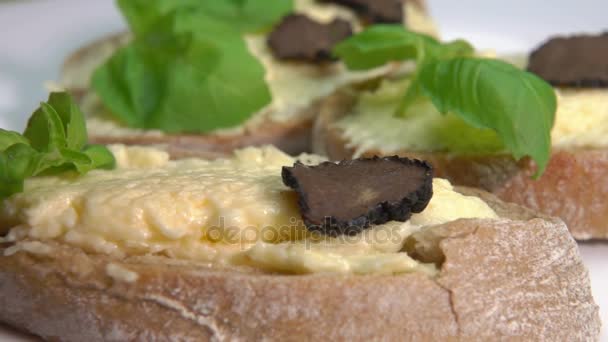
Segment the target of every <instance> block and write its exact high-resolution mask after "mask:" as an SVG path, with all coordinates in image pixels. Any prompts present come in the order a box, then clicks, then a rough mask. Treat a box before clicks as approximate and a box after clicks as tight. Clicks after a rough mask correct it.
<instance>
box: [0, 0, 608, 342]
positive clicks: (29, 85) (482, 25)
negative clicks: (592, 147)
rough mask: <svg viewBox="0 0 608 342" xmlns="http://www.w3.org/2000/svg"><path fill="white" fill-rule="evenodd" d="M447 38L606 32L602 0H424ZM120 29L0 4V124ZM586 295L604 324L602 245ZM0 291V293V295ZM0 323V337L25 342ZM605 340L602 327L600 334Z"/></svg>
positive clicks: (589, 250)
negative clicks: (83, 51)
mask: <svg viewBox="0 0 608 342" xmlns="http://www.w3.org/2000/svg"><path fill="white" fill-rule="evenodd" d="M428 1H429V3H430V5H431V10H432V12H433V15H434V16H435V18H436V20H437V21H438V23H439V24H440V27H441V29H442V32H443V35H444V37H445V38H446V39H454V38H462V37H464V38H466V39H467V40H469V41H471V42H473V43H474V44H475V45H476V46H477V47H479V48H484V49H494V50H496V51H497V52H498V53H517V52H522V51H528V50H529V49H531V48H532V47H534V46H535V45H536V44H538V43H539V42H541V41H543V40H544V39H546V38H547V37H548V36H549V35H552V34H557V33H575V32H585V31H586V32H599V31H603V30H605V29H608V27H606V21H605V14H606V13H608V1H606V0H580V1H572V0H553V1H551V4H550V5H549V4H548V3H547V2H545V1H542V2H541V1H535V2H533V1H529V0H510V1H501V2H497V1H483V0H460V1H453V0H428ZM122 28H124V23H123V21H122V19H121V17H120V15H119V14H118V12H117V11H116V10H115V9H114V6H113V2H112V1H111V0H53V1H48V0H47V1H42V0H39V1H27V2H8V3H2V4H0V127H2V128H9V129H14V130H19V131H21V130H22V128H23V126H24V124H25V120H26V119H27V117H29V114H30V113H31V111H32V110H33V109H34V108H35V107H36V106H37V103H38V102H39V101H41V100H45V99H46V91H45V89H44V87H43V84H44V82H45V81H49V80H56V79H57V77H58V73H59V69H60V67H61V64H62V61H63V59H64V58H65V56H66V55H67V54H68V53H69V52H70V51H71V50H73V49H75V48H77V47H79V46H80V45H82V44H83V43H85V42H87V41H89V40H91V39H93V38H96V37H99V36H102V35H104V34H107V33H110V32H116V31H118V30H120V29H122ZM581 253H582V255H583V258H584V260H585V264H586V265H587V266H588V267H589V270H590V274H591V281H592V286H593V292H594V295H595V299H596V301H597V303H598V304H599V305H600V308H601V314H602V318H603V322H604V326H607V325H608V315H607V314H608V291H606V290H605V289H606V288H608V272H606V271H607V270H608V267H607V266H606V265H607V264H608V243H595V244H581ZM0 295H1V294H0ZM27 340H28V339H27V337H23V336H22V335H20V334H18V333H14V332H12V331H10V330H8V329H7V328H5V327H1V326H0V341H27ZM601 340H604V341H608V333H607V332H606V329H604V332H603V335H602V339H601Z"/></svg>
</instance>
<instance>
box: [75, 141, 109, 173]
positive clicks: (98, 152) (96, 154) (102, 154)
mask: <svg viewBox="0 0 608 342" xmlns="http://www.w3.org/2000/svg"><path fill="white" fill-rule="evenodd" d="M83 152H84V154H86V155H87V156H88V157H89V158H90V159H91V167H92V168H93V169H106V170H110V169H113V168H114V167H115V166H116V159H115V158H114V155H113V154H112V152H110V150H108V149H107V148H106V147H105V146H102V145H89V146H87V147H86V148H85V149H84V150H83Z"/></svg>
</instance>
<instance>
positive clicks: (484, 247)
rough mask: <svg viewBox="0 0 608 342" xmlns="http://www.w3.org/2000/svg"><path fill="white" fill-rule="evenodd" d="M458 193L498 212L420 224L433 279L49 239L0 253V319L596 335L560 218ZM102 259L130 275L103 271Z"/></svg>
mask: <svg viewBox="0 0 608 342" xmlns="http://www.w3.org/2000/svg"><path fill="white" fill-rule="evenodd" d="M460 191H461V192H464V193H466V194H474V195H480V196H481V197H482V198H484V200H486V202H487V203H489V204H490V206H492V207H493V208H494V209H495V210H496V211H497V213H499V214H500V215H502V216H503V219H500V220H479V219H464V220H458V221H454V222H450V223H448V224H445V225H441V226H438V227H434V228H431V229H429V230H427V231H423V232H421V233H420V234H430V235H432V236H433V239H434V240H435V243H436V245H437V246H438V248H439V249H440V250H441V253H443V255H444V256H445V261H444V262H443V265H442V268H441V273H440V274H439V275H438V276H437V277H436V278H431V277H428V276H426V275H423V274H419V273H413V274H402V275H395V276H390V275H389V276H377V275H376V276H374V275H370V276H353V275H335V274H314V275H278V274H263V273H259V271H255V270H250V269H220V268H210V267H208V266H205V265H194V264H189V263H187V262H182V263H179V262H176V261H174V260H173V261H171V260H169V259H166V258H163V257H139V258H127V259H123V260H116V259H112V258H110V257H107V256H101V255H90V254H87V253H85V252H83V251H82V250H79V249H75V248H72V247H69V246H66V245H58V244H56V245H53V247H54V251H53V252H52V253H50V254H45V255H35V254H31V253H27V252H24V251H20V252H17V253H16V254H13V255H11V256H2V257H0V261H1V262H0V291H1V292H2V296H0V321H4V322H7V323H9V324H11V325H13V326H15V327H18V328H21V329H23V330H26V331H29V332H32V333H34V334H37V335H40V336H42V337H44V338H47V339H61V340H65V341H85V340H86V341H102V340H138V341H152V340H184V341H187V340H193V341H194V340H196V341H206V340H262V339H264V340H277V341H279V340H280V341H296V340H312V339H322V340H344V341H346V340H349V341H350V340H353V341H354V340H357V341H359V340H360V341H364V340H370V339H382V340H386V341H403V340H412V341H413V340H443V339H446V338H452V339H459V340H470V339H472V338H476V339H480V340H487V339H492V340H496V339H504V340H516V339H519V340H521V339H525V340H568V341H585V340H595V339H597V337H598V334H599V328H600V323H599V322H600V321H599V315H598V308H597V306H596V305H595V304H594V303H593V298H592V295H591V292H590V288H589V279H588V274H587V271H586V269H585V268H584V266H583V264H582V262H581V259H580V256H579V254H578V249H577V247H576V243H575V242H574V240H573V239H572V238H571V236H570V235H569V234H568V232H567V228H566V227H565V225H564V224H563V223H562V222H561V221H560V220H558V219H551V218H544V217H538V215H535V214H534V213H533V212H531V211H529V210H526V209H523V208H521V207H518V206H516V205H509V204H505V203H503V202H501V201H499V200H497V199H496V198H495V197H494V196H492V195H489V194H486V193H483V192H480V191H478V190H469V189H461V190H460ZM6 247H8V246H3V248H0V255H2V254H3V253H2V252H4V250H5V248H6ZM109 263H113V264H116V265H120V266H121V267H123V268H125V269H128V270H130V271H132V272H135V273H136V274H137V275H138V278H137V280H136V281H134V282H126V281H120V280H117V279H113V278H111V277H109V276H108V275H107V273H106V271H105V270H106V267H107V265H108V264H109Z"/></svg>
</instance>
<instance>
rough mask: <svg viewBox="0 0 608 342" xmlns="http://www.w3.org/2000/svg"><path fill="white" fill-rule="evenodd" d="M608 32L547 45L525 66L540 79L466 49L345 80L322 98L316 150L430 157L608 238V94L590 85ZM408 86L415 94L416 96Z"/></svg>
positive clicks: (460, 180)
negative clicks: (358, 80) (398, 73)
mask: <svg viewBox="0 0 608 342" xmlns="http://www.w3.org/2000/svg"><path fill="white" fill-rule="evenodd" d="M606 37H607V36H606V35H601V36H575V37H571V38H556V39H553V40H551V41H549V42H548V43H547V44H544V45H543V46H542V47H540V48H539V49H538V51H536V52H534V53H533V54H532V56H531V59H530V65H529V70H530V71H531V72H533V73H536V74H538V75H540V77H542V79H543V80H545V81H546V83H545V84H544V85H543V84H542V83H543V81H541V79H540V78H539V77H537V76H535V75H533V74H531V73H528V72H523V71H518V70H516V68H515V67H508V66H505V65H504V63H502V62H500V61H496V60H492V59H488V58H475V57H471V56H465V57H457V58H453V59H449V60H442V61H439V62H429V63H427V64H426V66H424V65H422V66H420V65H419V67H418V68H417V71H416V72H415V73H413V74H411V75H409V76H407V77H402V78H387V79H385V80H384V81H383V82H379V83H377V84H376V85H374V86H373V87H368V88H366V89H361V88H359V89H357V88H355V87H350V88H349V89H343V90H342V91H340V92H338V93H337V94H336V95H335V96H334V97H333V98H331V99H328V100H327V101H326V103H325V105H324V108H323V109H322V113H323V114H322V115H321V117H320V118H319V119H318V121H317V124H316V134H315V138H314V145H315V152H317V153H321V154H327V155H328V156H329V157H330V159H336V160H340V159H344V158H353V157H358V156H370V155H394V154H398V155H402V156H410V157H413V158H421V159H425V160H428V161H429V162H430V163H432V164H433V165H434V167H435V171H436V174H437V176H439V177H444V178H447V179H449V180H450V181H451V182H452V183H454V184H457V185H464V186H471V187H477V188H481V189H484V190H487V191H490V192H492V193H494V194H496V195H497V196H498V197H499V198H501V199H503V200H505V201H507V202H515V203H518V204H521V205H523V206H526V207H529V208H532V209H535V210H538V211H540V212H544V213H546V214H548V215H551V216H556V217H560V218H562V219H563V220H564V221H565V222H566V223H567V225H568V227H569V228H570V231H571V232H572V234H573V235H574V237H575V238H577V239H580V240H587V239H606V238H608V224H607V223H606V222H608V220H606V218H607V216H606V213H607V212H608V210H607V209H608V207H606V202H605V201H603V200H602V198H604V197H606V195H608V190H607V189H608V184H606V180H605V177H604V174H605V170H606V169H607V168H608V164H607V161H608V155H607V152H606V151H608V150H607V149H606V145H605V132H606V123H608V95H607V94H608V93H607V92H606V91H605V90H604V89H602V88H592V87H598V86H603V84H604V83H605V80H604V78H605V76H604V75H603V73H605V71H603V70H605V61H606V60H608V59H606V58H604V57H607V56H608V55H606V54H605V53H604V54H602V53H603V52H605V51H608V48H607V47H608V38H606ZM594 49H597V50H598V51H595V50H594ZM601 56H604V57H601ZM602 63H604V64H602ZM492 64H495V65H492ZM439 75H441V77H440V76H439ZM560 77H561V78H560ZM548 84H551V85H552V86H553V87H554V88H551V87H549V85H548ZM413 89H415V90H413ZM404 94H409V95H412V94H413V96H412V97H411V98H410V101H409V103H408V102H407V101H408V100H404V96H409V95H404ZM420 94H422V95H420ZM412 99H413V100H412ZM404 102H405V103H406V105H407V109H406V110H405V112H404V113H400V114H397V115H396V114H395V113H396V112H398V111H399V110H400V108H402V107H403V106H404ZM442 112H443V113H447V114H445V115H443V114H441V113H442ZM399 116H401V117H399ZM524 157H525V158H524ZM541 173H542V175H540V174H541Z"/></svg>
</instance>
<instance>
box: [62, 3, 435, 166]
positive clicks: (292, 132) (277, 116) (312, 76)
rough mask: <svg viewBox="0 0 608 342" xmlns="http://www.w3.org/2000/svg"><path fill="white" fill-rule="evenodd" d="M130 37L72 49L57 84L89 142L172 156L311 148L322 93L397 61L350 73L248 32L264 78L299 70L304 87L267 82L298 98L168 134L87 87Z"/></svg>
mask: <svg viewBox="0 0 608 342" xmlns="http://www.w3.org/2000/svg"><path fill="white" fill-rule="evenodd" d="M295 5H296V6H295V7H296V12H298V13H305V14H308V15H312V16H313V17H315V18H316V17H318V18H324V19H327V18H331V17H339V18H342V19H348V20H349V21H351V22H352V23H353V26H354V27H360V26H361V24H360V23H359V21H358V19H357V15H356V14H355V12H354V11H352V10H350V9H348V7H345V6H343V5H340V4H335V3H332V2H331V1H326V2H316V1H312V0H297V1H296V2H295ZM404 6H405V17H406V18H405V22H406V25H407V26H408V27H409V28H410V29H412V30H415V31H420V32H424V33H428V34H432V35H436V34H437V31H436V27H435V25H434V23H433V21H432V20H431V19H430V17H429V15H428V12H427V9H426V5H425V2H424V0H415V1H407V2H405V1H404ZM130 39H131V37H130V35H129V34H127V33H122V34H116V35H113V36H109V37H105V38H102V39H99V40H97V41H95V42H92V43H91V44H89V45H87V46H85V47H83V48H81V49H79V50H77V51H75V52H74V53H73V54H71V55H70V56H69V57H68V58H67V60H66V61H65V63H64V67H63V70H62V76H61V82H60V85H61V86H62V87H64V88H65V89H67V90H68V91H69V92H71V93H72V94H73V95H74V96H75V97H76V98H77V99H78V101H79V103H80V105H81V107H82V109H83V111H84V112H85V113H86V114H88V115H89V119H88V130H89V136H90V140H91V141H92V142H95V143H101V144H107V143H125V144H146V145H166V146H167V148H168V150H169V151H170V152H171V153H172V155H173V156H174V157H176V158H179V157H188V156H200V157H205V158H209V157H218V156H223V155H227V154H229V153H230V152H231V151H233V150H234V149H237V148H241V147H245V146H251V145H265V144H273V145H275V146H278V147H279V148H281V149H282V150H284V151H286V152H288V153H292V154H298V153H301V152H304V151H310V144H311V127H312V122H313V119H314V117H315V115H316V113H317V112H318V109H319V107H318V106H319V103H320V101H321V100H322V98H324V97H326V96H328V95H329V94H331V93H332V92H333V91H334V90H335V89H337V88H339V87H341V86H344V85H346V84H349V83H357V82H365V81H367V80H370V79H374V78H376V77H379V76H382V75H386V74H387V73H392V72H396V71H397V69H398V66H397V65H394V64H393V65H387V66H386V67H383V68H379V69H377V70H374V71H372V72H360V73H352V72H349V71H347V70H346V68H345V67H344V66H343V65H342V64H341V63H334V64H331V65H323V66H317V65H305V63H293V62H281V61H278V60H276V58H274V57H272V55H271V54H270V51H268V47H267V46H266V39H265V38H264V37H258V36H251V37H248V38H247V42H248V45H249V48H250V50H251V51H252V52H253V54H254V55H255V56H256V57H258V59H260V60H261V62H262V64H264V67H265V68H266V71H267V79H276V78H277V75H279V76H280V75H285V74H293V75H300V76H301V77H302V78H303V80H304V81H305V82H304V85H305V86H306V87H305V88H302V86H294V87H293V89H291V90H290V88H289V87H290V86H292V84H293V82H287V80H282V81H281V80H279V81H278V85H277V86H273V85H272V84H271V85H270V88H271V93H273V94H272V95H273V97H277V96H278V95H277V94H276V91H275V90H276V89H279V90H281V93H282V94H286V93H290V92H291V93H292V94H297V95H296V96H295V98H297V99H296V100H294V96H293V95H290V99H282V98H281V99H279V100H278V101H276V102H277V103H280V105H277V104H276V103H271V104H269V105H268V106H267V107H265V108H263V109H262V110H261V111H260V112H258V113H255V114H253V116H252V117H251V118H250V119H249V120H247V121H246V122H244V123H243V124H242V125H240V126H238V127H234V128H231V129H228V130H217V131H212V132H211V133H206V134H167V133H164V132H162V131H160V130H142V129H134V128H129V127H127V126H125V125H124V124H122V123H120V122H118V121H117V120H115V119H114V118H112V116H111V115H109V114H108V113H107V110H106V109H105V108H104V106H103V104H102V103H101V102H100V100H99V98H98V97H97V96H96V94H95V92H94V91H93V90H92V89H90V87H89V83H90V78H91V75H92V74H93V72H94V71H95V69H96V68H97V67H98V66H100V65H101V64H103V63H104V62H105V61H106V60H107V59H108V58H109V57H110V56H111V55H112V54H113V53H114V52H115V51H116V50H117V49H119V48H120V47H121V46H123V45H125V44H126V43H127V42H129V40H130ZM285 84H286V85H285ZM308 92H310V95H309V94H308Z"/></svg>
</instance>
